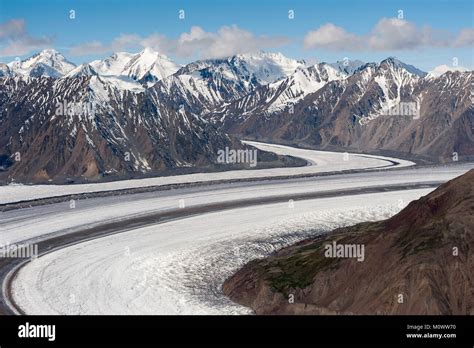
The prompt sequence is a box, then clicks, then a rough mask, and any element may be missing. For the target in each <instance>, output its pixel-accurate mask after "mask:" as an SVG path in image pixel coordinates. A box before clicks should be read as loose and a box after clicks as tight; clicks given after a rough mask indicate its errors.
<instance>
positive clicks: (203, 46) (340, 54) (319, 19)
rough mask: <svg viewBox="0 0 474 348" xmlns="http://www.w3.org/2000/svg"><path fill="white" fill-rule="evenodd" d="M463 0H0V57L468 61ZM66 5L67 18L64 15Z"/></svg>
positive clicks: (466, 1)
mask: <svg viewBox="0 0 474 348" xmlns="http://www.w3.org/2000/svg"><path fill="white" fill-rule="evenodd" d="M473 3H474V2H473V1H472V0H449V1H448V0H431V1H428V0H418V1H415V0H408V1H404V0H398V1H376V0H353V1H349V0H332V1H330V0H325V1H316V0H292V1H284V0H281V1H278V0H273V1H270V0H267V1H264V0H260V1H257V0H254V1H250V0H239V1H236V0H227V1H223V0H220V1H216V0H199V1H198V0H188V1H185V0H179V1H169V0H168V1H163V0H161V1H160V0H154V1H152V0H133V1H132V0H122V1H117V0H108V1H106V0H103V1H98V0H95V1H93V0H62V1H60V0H41V1H34V0H0V23H1V26H0V61H4V62H7V61H11V60H13V59H14V58H15V57H20V58H25V57H28V56H30V55H31V54H33V53H35V52H38V51H39V50H41V48H43V47H52V48H56V49H57V50H59V51H60V52H62V53H63V54H64V55H65V56H66V57H67V58H68V59H69V60H71V61H73V62H75V63H82V62H86V61H90V60H92V59H97V58H103V57H105V56H107V55H108V54H109V53H111V51H114V50H122V49H123V50H128V51H132V52H134V51H139V50H140V49H141V48H142V46H144V45H147V46H148V45H149V46H152V47H153V48H154V49H157V50H159V51H162V52H163V53H164V54H166V55H168V56H170V57H171V58H172V59H174V60H176V61H178V62H180V63H186V62H189V61H192V60H194V59H197V58H210V57H214V56H218V55H226V54H228V53H229V54H232V53H238V52H244V51H254V50H257V49H262V50H265V51H272V52H273V51H279V52H282V53H283V54H285V55H286V56H289V57H293V58H298V59H300V58H301V59H305V60H307V61H309V62H313V61H336V60H342V59H343V58H344V57H348V58H349V59H361V60H363V61H380V60H381V59H384V58H386V57H388V56H396V57H398V58H399V59H401V60H402V61H405V62H407V63H410V64H413V65H415V66H417V67H419V68H421V69H424V70H431V69H432V68H433V67H435V66H437V65H441V64H446V65H452V64H453V58H457V62H458V64H459V65H460V66H464V67H467V68H469V69H472V68H473V66H474V63H473V44H472V40H473V39H472V36H474V34H473V29H472V28H473V26H474V25H473V16H474V15H473V13H474V11H473ZM71 9H73V10H74V11H75V19H70V18H69V15H70V12H69V11H70V10H71ZM181 9H183V10H184V11H185V19H184V20H182V19H180V18H179V16H178V15H179V10H181ZM289 10H294V19H289V18H288V11H289ZM399 10H402V11H403V14H402V18H399V16H400V15H401V13H400V12H399ZM398 28H400V30H401V32H399V31H400V30H399V29H398ZM183 33H184V34H183ZM118 38H120V39H118ZM114 40H115V41H114Z"/></svg>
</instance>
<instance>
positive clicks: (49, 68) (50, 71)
mask: <svg viewBox="0 0 474 348" xmlns="http://www.w3.org/2000/svg"><path fill="white" fill-rule="evenodd" d="M8 67H9V68H10V70H12V71H13V72H14V73H16V74H19V75H22V76H29V77H39V76H49V77H55V78H57V77H61V76H63V75H65V74H67V73H68V72H69V71H71V70H72V69H74V68H75V67H76V65H75V64H73V63H71V62H70V61H68V60H67V59H66V58H65V57H64V56H63V55H62V54H61V53H59V52H58V51H56V50H54V49H45V50H43V51H41V52H40V53H38V54H35V55H34V56H32V57H31V58H28V59H26V60H22V61H13V62H11V63H8Z"/></svg>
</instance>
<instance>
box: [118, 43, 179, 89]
mask: <svg viewBox="0 0 474 348" xmlns="http://www.w3.org/2000/svg"><path fill="white" fill-rule="evenodd" d="M180 67H181V66H180V65H178V64H176V63H175V62H173V61H172V60H170V59H169V58H168V57H166V56H165V55H162V54H160V53H158V52H156V51H154V50H153V49H151V48H149V47H147V48H145V49H143V50H142V51H141V52H139V53H137V54H136V55H134V56H133V57H132V58H131V59H130V60H129V61H128V63H127V64H126V65H125V67H124V70H123V71H122V75H126V76H129V77H131V78H132V79H134V80H137V81H138V80H143V79H144V80H145V82H147V83H148V84H152V83H153V82H156V81H158V80H161V79H163V78H165V77H168V76H170V75H172V74H174V73H175V72H176V71H178V70H179V68H180Z"/></svg>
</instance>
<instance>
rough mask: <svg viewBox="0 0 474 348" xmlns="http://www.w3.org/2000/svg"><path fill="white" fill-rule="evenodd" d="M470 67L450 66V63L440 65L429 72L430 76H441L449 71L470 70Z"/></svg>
mask: <svg viewBox="0 0 474 348" xmlns="http://www.w3.org/2000/svg"><path fill="white" fill-rule="evenodd" d="M468 70H469V69H467V68H465V67H462V66H448V65H438V66H437V67H435V68H434V69H433V70H431V71H430V72H429V73H428V74H429V75H430V76H434V77H439V76H441V75H443V74H444V73H446V72H448V71H468Z"/></svg>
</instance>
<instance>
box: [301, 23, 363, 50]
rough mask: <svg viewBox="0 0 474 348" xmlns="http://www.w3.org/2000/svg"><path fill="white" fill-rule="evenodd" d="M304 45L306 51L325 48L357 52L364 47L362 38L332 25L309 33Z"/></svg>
mask: <svg viewBox="0 0 474 348" xmlns="http://www.w3.org/2000/svg"><path fill="white" fill-rule="evenodd" d="M303 45H304V47H305V48H306V49H310V48H323V49H327V50H330V51H340V50H350V51H356V50H359V49H362V47H363V43H362V41H361V38H360V37H358V36H357V35H355V34H351V33H349V32H347V31H346V30H345V29H344V28H341V27H338V26H336V25H334V24H332V23H328V24H325V25H323V26H321V27H320V28H319V29H317V30H313V31H310V32H309V33H307V34H306V36H305V38H304V42H303Z"/></svg>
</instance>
